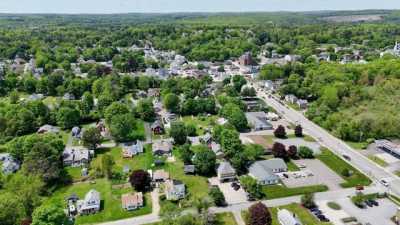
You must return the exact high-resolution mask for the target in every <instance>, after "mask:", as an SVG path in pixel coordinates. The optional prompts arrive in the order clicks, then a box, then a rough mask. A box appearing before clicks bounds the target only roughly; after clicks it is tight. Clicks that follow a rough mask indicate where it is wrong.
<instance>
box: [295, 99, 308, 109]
mask: <svg viewBox="0 0 400 225" xmlns="http://www.w3.org/2000/svg"><path fill="white" fill-rule="evenodd" d="M296 104H297V106H299V108H300V109H307V106H308V101H307V100H305V99H299V100H297V102H296Z"/></svg>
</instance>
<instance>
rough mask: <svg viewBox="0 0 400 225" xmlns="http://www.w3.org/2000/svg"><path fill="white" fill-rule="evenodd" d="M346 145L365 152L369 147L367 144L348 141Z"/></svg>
mask: <svg viewBox="0 0 400 225" xmlns="http://www.w3.org/2000/svg"><path fill="white" fill-rule="evenodd" d="M346 144H348V145H349V146H350V147H352V148H354V149H357V150H363V149H366V148H367V147H368V143H367V142H353V141H346Z"/></svg>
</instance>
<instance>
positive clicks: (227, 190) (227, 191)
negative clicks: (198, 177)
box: [208, 177, 247, 205]
mask: <svg viewBox="0 0 400 225" xmlns="http://www.w3.org/2000/svg"><path fill="white" fill-rule="evenodd" d="M208 181H209V182H210V184H211V185H216V186H218V187H219V189H220V190H221V192H222V193H223V194H224V196H225V200H226V203H227V204H228V205H233V204H238V203H243V202H247V193H246V192H245V191H244V190H243V188H242V187H240V189H239V190H237V191H235V190H234V189H233V188H232V186H231V184H232V182H226V183H221V182H220V181H219V180H218V178H217V177H212V178H210V179H209V180H208Z"/></svg>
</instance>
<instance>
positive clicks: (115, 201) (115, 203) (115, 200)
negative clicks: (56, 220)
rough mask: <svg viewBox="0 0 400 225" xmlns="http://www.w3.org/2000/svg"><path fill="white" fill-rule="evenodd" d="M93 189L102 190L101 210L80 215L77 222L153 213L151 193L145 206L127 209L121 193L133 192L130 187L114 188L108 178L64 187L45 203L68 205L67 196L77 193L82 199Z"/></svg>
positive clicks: (110, 219) (83, 222) (147, 195)
mask: <svg viewBox="0 0 400 225" xmlns="http://www.w3.org/2000/svg"><path fill="white" fill-rule="evenodd" d="M91 189H95V190H97V191H98V192H100V195H101V204H102V205H101V211H100V212H99V213H97V214H93V215H88V216H78V217H77V219H76V221H75V224H93V223H100V222H105V221H112V220H118V219H124V218H129V217H134V216H139V215H144V214H149V213H151V211H152V209H151V198H150V194H145V206H144V207H143V208H141V209H139V210H136V211H131V212H128V211H125V210H123V209H122V207H121V195H122V194H125V193H129V192H133V189H132V188H131V187H129V188H113V187H112V185H111V182H110V181H108V180H106V179H98V180H95V183H94V184H92V183H88V182H87V183H79V184H74V185H70V186H66V187H63V188H61V189H59V190H57V191H56V192H55V193H54V194H53V195H52V197H50V198H49V199H47V200H46V201H45V202H44V203H45V204H61V205H63V206H66V202H65V198H66V197H68V196H70V195H71V194H73V193H75V194H77V195H78V197H79V198H80V199H82V198H84V196H85V194H86V193H87V192H88V191H90V190H91Z"/></svg>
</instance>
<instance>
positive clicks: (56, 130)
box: [37, 124, 60, 134]
mask: <svg viewBox="0 0 400 225" xmlns="http://www.w3.org/2000/svg"><path fill="white" fill-rule="evenodd" d="M59 132H60V128H59V127H55V126H52V125H49V124H46V125H43V126H41V127H40V128H39V129H38V131H37V133H38V134H44V133H54V134H57V133H59Z"/></svg>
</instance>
